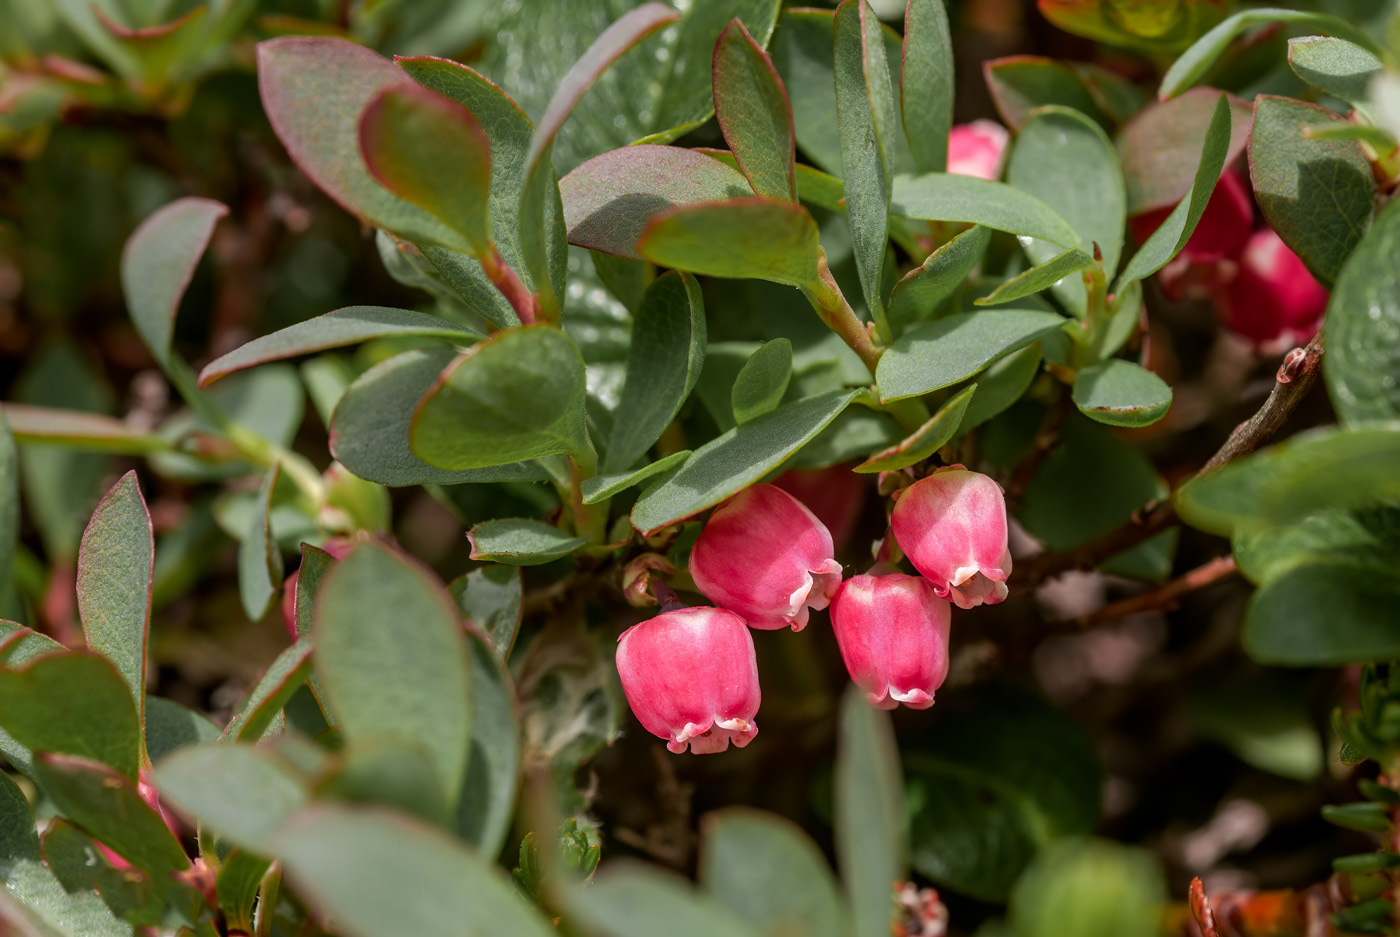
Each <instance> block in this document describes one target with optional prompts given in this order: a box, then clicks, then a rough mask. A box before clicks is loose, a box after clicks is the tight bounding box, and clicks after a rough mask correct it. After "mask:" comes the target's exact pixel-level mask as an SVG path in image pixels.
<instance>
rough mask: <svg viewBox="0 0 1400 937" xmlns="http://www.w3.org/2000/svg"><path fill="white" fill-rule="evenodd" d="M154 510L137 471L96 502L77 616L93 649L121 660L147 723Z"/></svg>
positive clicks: (81, 553)
mask: <svg viewBox="0 0 1400 937" xmlns="http://www.w3.org/2000/svg"><path fill="white" fill-rule="evenodd" d="M155 555H156V550H155V535H154V533H153V532H152V528H151V512H150V511H148V510H147V509H146V499H145V498H143V497H142V496H141V486H140V484H138V483H137V480H136V473H135V472H134V471H132V472H127V473H126V474H125V475H123V476H122V477H121V480H120V481H118V482H117V483H116V484H115V485H113V486H112V490H111V491H109V492H107V494H106V496H105V497H104V498H103V499H102V501H101V502H99V503H98V505H97V510H96V511H94V512H93V514H92V520H91V521H90V522H89V523H88V526H87V530H85V531H84V532H83V541H82V546H81V547H79V549H78V616H79V617H80V618H81V619H82V622H83V633H84V635H86V637H87V644H88V647H90V648H91V649H92V650H94V651H96V652H97V653H99V654H101V655H102V656H104V657H106V658H107V659H108V660H110V661H111V662H112V663H113V664H115V665H116V668H117V671H118V672H119V673H120V674H121V675H122V679H123V680H125V681H126V684H127V687H128V688H129V689H130V690H131V696H132V700H133V701H134V702H135V704H136V711H137V713H138V714H140V715H141V720H142V724H143V725H144V724H145V712H146V641H147V636H148V633H149V630H150V623H151V582H152V577H153V576H154V575H155Z"/></svg>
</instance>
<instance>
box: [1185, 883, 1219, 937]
mask: <svg viewBox="0 0 1400 937" xmlns="http://www.w3.org/2000/svg"><path fill="white" fill-rule="evenodd" d="M1187 900H1188V901H1189V902H1190V903H1191V916H1192V917H1193V918H1195V919H1196V926H1197V927H1199V928H1200V929H1201V937H1220V931H1219V930H1218V929H1217V928H1216V926H1215V912H1214V911H1212V910H1211V909H1210V902H1209V901H1207V900H1206V886H1205V884H1204V883H1203V882H1202V881H1201V880H1200V878H1199V877H1198V878H1193V879H1191V889H1190V891H1189V892H1187Z"/></svg>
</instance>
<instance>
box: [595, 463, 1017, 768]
mask: <svg viewBox="0 0 1400 937" xmlns="http://www.w3.org/2000/svg"><path fill="white" fill-rule="evenodd" d="M895 496H896V502H895V506H894V510H893V512H892V514H891V517H890V536H891V537H893V539H894V541H895V542H897V543H898V544H899V547H900V549H901V550H903V552H904V553H905V555H907V556H908V558H909V561H910V562H911V563H912V564H913V565H914V568H915V569H917V570H918V571H919V573H920V574H921V575H917V576H911V575H906V574H904V573H902V572H899V571H898V569H897V568H896V567H895V566H894V565H892V564H890V563H888V562H878V563H876V565H875V566H874V567H872V568H871V569H870V570H868V571H867V572H865V573H862V574H860V575H856V576H852V577H850V578H849V579H846V580H845V581H844V582H843V581H842V568H841V564H840V563H838V562H837V561H836V559H835V556H834V554H835V552H836V551H835V545H834V543H833V541H832V536H831V533H830V531H829V530H828V529H827V527H826V525H825V524H823V523H822V521H821V520H819V519H818V517H817V516H816V514H814V513H813V512H812V511H811V510H810V509H808V507H807V506H806V505H805V504H803V503H802V502H801V501H799V500H798V499H797V498H795V497H794V496H793V495H791V494H789V493H788V492H787V491H785V490H783V489H782V488H779V487H778V486H776V485H769V484H759V485H753V486H752V487H750V488H747V489H745V490H744V491H742V492H740V493H739V494H737V495H735V496H734V497H733V498H731V499H729V500H728V501H726V502H725V503H724V504H722V505H720V506H719V507H718V508H716V509H715V511H714V512H713V513H712V514H711V515H710V519H709V522H708V523H707V524H706V525H705V528H704V530H703V531H702V532H701V534H700V536H699V538H697V540H696V541H695V546H694V547H693V549H692V550H691V554H690V575H691V578H692V579H693V580H694V582H695V585H696V588H698V589H699V590H700V591H701V592H702V593H704V595H705V596H706V598H708V599H710V600H711V601H712V602H714V603H715V604H716V606H718V607H715V608H705V607H697V608H672V609H669V610H666V611H663V612H662V613H661V614H660V615H657V616H655V617H654V618H651V619H648V620H647V621H644V622H642V623H641V624H638V625H635V626H633V627H632V628H629V629H628V630H627V631H625V632H624V633H623V634H622V636H621V637H620V638H619V639H618V649H617V669H618V673H619V675H620V676H621V678H622V689H623V692H624V693H625V694H626V696H627V702H628V704H629V705H630V706H631V707H632V711H633V712H634V713H635V714H636V716H637V719H638V720H639V721H640V722H641V723H642V725H643V726H645V727H646V729H647V731H649V732H651V733H652V734H653V735H656V736H659V737H660V738H664V739H666V740H667V748H669V749H670V750H671V751H673V752H677V753H679V752H684V751H686V750H687V748H689V749H690V750H691V751H694V752H697V753H705V752H718V751H724V750H725V749H727V748H728V747H729V743H730V742H731V741H732V742H733V743H734V744H735V745H737V746H739V747H740V748H742V747H743V746H745V745H747V744H748V743H749V741H750V740H751V739H752V738H753V737H754V736H755V735H756V734H757V733H758V726H757V724H756V723H755V721H754V718H755V716H756V715H757V713H758V707H759V702H760V699H761V695H760V692H759V685H758V667H757V663H756V660H755V656H754V644H753V638H752V635H751V634H750V632H749V629H750V628H755V629H762V630H779V629H783V628H791V629H792V630H793V631H801V630H802V629H803V628H805V627H806V626H807V624H808V622H809V620H810V615H811V612H813V611H820V610H821V609H824V608H827V607H828V606H829V607H830V609H831V623H832V629H833V631H834V632H835V635H836V641H837V644H838V645H839V646H840V649H841V656H842V659H843V660H844V661H845V663H846V669H847V670H848V671H849V672H850V674H851V679H852V680H854V681H855V682H856V684H857V685H858V686H860V687H861V688H862V689H863V690H864V691H865V693H866V696H867V698H868V699H869V700H870V701H871V702H872V703H873V704H875V705H876V706H879V707H881V708H884V709H892V708H894V707H895V706H897V705H899V704H900V703H903V704H905V705H906V706H909V707H910V708H912V709H927V708H928V707H929V706H931V705H933V694H934V692H935V691H936V690H937V689H938V688H939V687H940V686H942V684H943V681H944V679H945V678H946V677H947V676H948V632H949V626H950V622H951V617H952V611H951V607H952V605H954V604H956V605H957V606H958V607H959V608H963V609H968V608H973V607H975V606H977V605H982V604H988V605H995V604H996V603H998V602H1001V601H1003V600H1004V599H1005V598H1006V594H1007V590H1006V577H1007V575H1008V574H1009V573H1010V572H1011V554H1010V552H1009V551H1008V550H1007V545H1006V544H1007V527H1006V505H1005V501H1004V500H1003V497H1002V492H1001V488H1000V487H999V486H998V485H997V483H996V482H994V481H992V479H990V478H988V477H987V476H985V475H981V474H979V473H977V472H970V471H968V470H966V469H965V468H963V467H962V466H960V465H954V466H949V467H946V468H941V469H938V470H937V471H935V472H934V473H933V474H932V475H929V476H928V477H926V478H924V479H922V480H920V481H917V482H915V483H914V484H913V485H910V486H909V487H907V488H904V489H902V490H900V491H898V492H896V493H895Z"/></svg>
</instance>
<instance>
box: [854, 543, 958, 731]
mask: <svg viewBox="0 0 1400 937" xmlns="http://www.w3.org/2000/svg"><path fill="white" fill-rule="evenodd" d="M879 569H880V568H879V567H876V569H874V570H872V571H871V572H870V573H863V574H861V575H859V576H852V577H851V578H850V579H847V580H846V581H845V582H844V583H842V584H841V589H840V591H838V592H837V593H836V598H834V599H832V600H831V626H832V628H833V629H834V630H835V632H836V643H837V644H839V645H840V646H841V657H842V659H843V660H845V662H846V669H847V670H848V671H850V674H851V679H852V680H854V681H855V682H856V685H857V686H859V687H860V688H861V689H862V690H864V691H865V695H866V698H867V699H869V700H870V702H872V703H874V704H875V705H876V706H878V707H880V708H881V709H894V708H895V707H896V706H897V705H899V704H900V703H903V704H904V705H905V706H908V707H909V708H910V709H928V708H929V707H930V706H932V705H933V694H934V691H936V690H937V689H938V688H939V687H940V686H942V685H943V681H944V680H945V679H946V678H947V676H948V624H949V619H950V617H951V615H952V610H951V607H950V606H949V605H948V602H947V600H946V599H943V598H940V597H939V596H938V593H937V592H936V591H935V590H934V587H933V584H932V583H931V582H929V581H928V580H927V579H925V578H923V577H922V576H906V575H904V574H903V573H887V574H881V573H880V572H879Z"/></svg>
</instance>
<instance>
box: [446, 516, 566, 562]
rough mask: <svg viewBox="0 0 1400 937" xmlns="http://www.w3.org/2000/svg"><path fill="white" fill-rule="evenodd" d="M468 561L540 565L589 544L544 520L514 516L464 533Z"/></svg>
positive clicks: (484, 524)
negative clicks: (468, 545)
mask: <svg viewBox="0 0 1400 937" xmlns="http://www.w3.org/2000/svg"><path fill="white" fill-rule="evenodd" d="M467 539H468V540H469V541H471V545H472V552H471V558H472V559H474V560H484V561H487V562H492V563H508V564H510V565H511V566H539V565H540V564H542V563H551V562H553V561H554V560H557V559H559V558H560V557H563V556H568V555H569V554H570V553H572V552H574V551H575V550H577V549H578V548H579V547H581V546H585V545H587V543H588V538H587V537H570V536H569V535H568V534H567V533H565V532H564V531H562V530H560V529H559V528H558V527H555V526H553V525H551V524H546V523H545V522H544V521H535V520H529V519H527V518H520V517H513V518H509V519H507V520H499V521H486V522H485V523H482V524H477V525H476V526H475V527H473V528H472V529H471V530H470V531H469V532H468V533H467Z"/></svg>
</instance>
